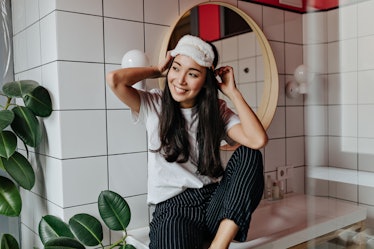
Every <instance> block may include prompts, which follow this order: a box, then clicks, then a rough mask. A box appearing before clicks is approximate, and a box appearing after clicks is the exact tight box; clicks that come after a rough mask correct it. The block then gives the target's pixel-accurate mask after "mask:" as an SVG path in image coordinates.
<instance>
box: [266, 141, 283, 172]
mask: <svg viewBox="0 0 374 249" xmlns="http://www.w3.org/2000/svg"><path fill="white" fill-rule="evenodd" d="M264 156H265V160H264V167H265V169H264V170H265V172H269V171H275V170H276V169H277V167H279V166H284V165H286V140H285V139H271V140H269V142H268V144H267V145H266V147H265V153H264Z"/></svg>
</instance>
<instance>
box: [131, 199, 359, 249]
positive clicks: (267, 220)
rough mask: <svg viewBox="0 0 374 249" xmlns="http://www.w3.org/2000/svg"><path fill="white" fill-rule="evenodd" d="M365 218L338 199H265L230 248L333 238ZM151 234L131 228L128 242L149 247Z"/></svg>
mask: <svg viewBox="0 0 374 249" xmlns="http://www.w3.org/2000/svg"><path fill="white" fill-rule="evenodd" d="M365 219H366V209H365V208H363V207H359V206H357V205H356V204H353V203H348V202H344V201H340V200H336V199H329V198H325V197H316V196H307V195H301V194H291V195H287V196H286V197H285V198H284V199H281V200H276V201H269V200H262V201H261V203H260V205H259V207H258V208H257V209H256V211H255V212H254V214H253V216H252V222H251V226H250V229H249V232H248V237H247V241H245V242H235V241H234V242H232V243H231V245H230V247H229V248H230V249H247V248H258V249H260V248H261V249H267V248H292V247H293V246H296V245H299V246H300V244H303V243H306V242H308V241H311V240H313V239H315V238H317V237H319V240H320V241H321V238H323V236H324V235H327V234H328V235H329V236H326V238H328V239H331V234H332V233H334V232H335V231H339V230H340V229H342V228H346V227H349V226H352V227H353V226H355V229H356V230H357V229H361V228H363V227H364V222H365ZM357 226H358V227H357ZM360 226H362V227H360ZM148 233H149V228H148V227H144V228H140V229H135V230H131V231H129V232H128V234H129V236H128V237H127V241H128V243H130V244H132V245H134V246H135V247H136V248H137V249H148V244H149V237H148Z"/></svg>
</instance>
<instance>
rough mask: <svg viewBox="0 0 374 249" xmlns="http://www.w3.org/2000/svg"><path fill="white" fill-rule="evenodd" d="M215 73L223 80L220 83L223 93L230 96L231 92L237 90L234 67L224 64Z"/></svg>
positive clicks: (219, 86)
mask: <svg viewBox="0 0 374 249" xmlns="http://www.w3.org/2000/svg"><path fill="white" fill-rule="evenodd" d="M215 74H216V75H218V76H219V77H220V78H221V80H222V83H218V88H219V89H220V90H221V92H222V93H223V94H225V95H226V96H228V97H230V93H232V92H233V91H234V90H236V84H235V77H234V69H233V68H232V67H230V66H223V67H220V68H217V69H216V70H215Z"/></svg>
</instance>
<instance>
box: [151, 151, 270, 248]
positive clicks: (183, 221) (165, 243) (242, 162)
mask: <svg viewBox="0 0 374 249" xmlns="http://www.w3.org/2000/svg"><path fill="white" fill-rule="evenodd" d="M263 190H264V176H263V164H262V155H261V152H260V151H258V150H252V149H250V148H247V147H244V146H240V147H239V148H238V149H237V150H236V151H235V152H234V153H233V155H232V157H231V158H230V160H229V162H228V164H227V167H226V170H225V173H224V175H223V178H222V180H221V182H220V183H216V184H210V185H207V186H204V187H203V188H201V189H187V190H185V191H184V192H182V193H181V194H179V195H177V196H175V197H173V198H171V199H169V200H166V201H164V202H162V203H159V204H157V205H156V208H155V211H154V213H153V219H152V221H151V224H150V234H149V236H150V241H151V242H150V245H149V248H150V249H193V248H197V249H201V248H204V245H205V244H206V243H207V241H208V242H209V241H211V240H212V239H213V238H214V235H215V233H216V232H217V230H218V226H219V224H220V221H221V220H223V219H230V220H233V221H234V222H235V223H236V224H237V225H238V226H239V231H238V233H237V235H236V237H235V240H237V241H245V239H246V237H247V233H248V229H249V223H250V221H251V215H252V213H253V211H254V210H255V209H256V208H257V206H258V204H259V202H260V200H261V198H262V194H263Z"/></svg>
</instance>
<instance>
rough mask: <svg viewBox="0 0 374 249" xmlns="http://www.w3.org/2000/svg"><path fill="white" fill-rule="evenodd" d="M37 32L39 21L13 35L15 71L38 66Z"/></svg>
mask: <svg viewBox="0 0 374 249" xmlns="http://www.w3.org/2000/svg"><path fill="white" fill-rule="evenodd" d="M39 33H40V31H39V23H36V24H33V25H31V26H29V27H28V28H27V29H26V30H23V31H21V32H19V33H18V34H16V35H15V36H14V37H13V48H14V71H15V73H17V72H20V71H24V70H28V69H30V68H34V67H38V66H40V64H41V55H40V44H41V43H40V34H39Z"/></svg>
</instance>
